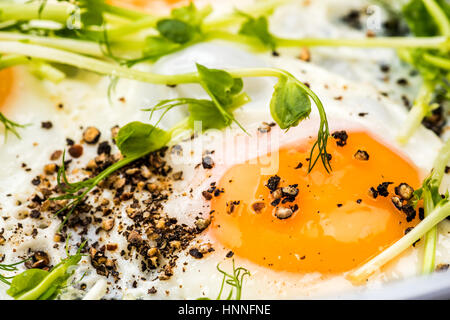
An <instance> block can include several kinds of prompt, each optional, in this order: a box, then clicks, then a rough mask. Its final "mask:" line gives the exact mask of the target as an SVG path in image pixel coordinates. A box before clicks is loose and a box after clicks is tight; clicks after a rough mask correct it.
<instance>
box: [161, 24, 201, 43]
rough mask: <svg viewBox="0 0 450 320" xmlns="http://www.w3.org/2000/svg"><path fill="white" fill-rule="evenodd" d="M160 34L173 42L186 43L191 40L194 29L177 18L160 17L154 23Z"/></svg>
mask: <svg viewBox="0 0 450 320" xmlns="http://www.w3.org/2000/svg"><path fill="white" fill-rule="evenodd" d="M156 28H157V29H158V31H159V33H160V34H161V36H163V37H164V38H166V39H168V40H170V41H172V42H174V43H180V44H183V43H186V42H189V41H190V40H192V39H193V38H194V36H195V34H196V30H195V29H194V28H193V27H192V26H191V25H189V24H188V23H186V22H184V21H181V20H177V19H162V20H159V21H158V23H157V24H156Z"/></svg>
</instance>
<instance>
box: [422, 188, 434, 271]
mask: <svg viewBox="0 0 450 320" xmlns="http://www.w3.org/2000/svg"><path fill="white" fill-rule="evenodd" d="M423 204H424V215H425V217H427V216H428V215H429V214H430V213H431V212H433V209H434V204H433V198H432V197H431V193H430V191H429V190H424V195H423ZM436 240H437V227H436V226H434V227H433V228H431V229H430V231H428V232H427V234H426V235H425V245H424V254H423V265H422V273H423V274H430V273H432V272H433V271H434V268H435V258H436Z"/></svg>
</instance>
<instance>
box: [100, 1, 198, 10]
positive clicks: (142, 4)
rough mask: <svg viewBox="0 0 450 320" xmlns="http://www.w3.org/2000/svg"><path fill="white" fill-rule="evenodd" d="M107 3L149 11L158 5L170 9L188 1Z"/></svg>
mask: <svg viewBox="0 0 450 320" xmlns="http://www.w3.org/2000/svg"><path fill="white" fill-rule="evenodd" d="M108 2H109V3H111V4H112V5H116V6H119V7H124V8H129V9H142V10H151V9H152V8H154V7H157V6H160V5H163V6H169V7H172V6H178V5H183V4H188V3H189V1H188V0H109V1H108Z"/></svg>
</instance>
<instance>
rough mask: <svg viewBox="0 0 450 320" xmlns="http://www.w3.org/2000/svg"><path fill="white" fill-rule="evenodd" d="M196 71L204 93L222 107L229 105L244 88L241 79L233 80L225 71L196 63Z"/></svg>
mask: <svg viewBox="0 0 450 320" xmlns="http://www.w3.org/2000/svg"><path fill="white" fill-rule="evenodd" d="M197 71H198V74H199V76H200V82H201V84H202V85H203V86H204V87H205V89H206V91H207V92H208V93H209V94H211V95H212V98H214V99H216V100H217V101H218V102H219V103H220V104H221V105H223V106H228V105H231V104H232V103H233V99H234V97H235V96H236V95H237V94H238V93H240V92H241V91H242V88H243V87H244V83H243V81H242V79H241V78H233V77H232V76H231V75H230V74H229V73H228V72H226V71H223V70H219V69H209V68H207V67H205V66H202V65H201V64H198V63H197Z"/></svg>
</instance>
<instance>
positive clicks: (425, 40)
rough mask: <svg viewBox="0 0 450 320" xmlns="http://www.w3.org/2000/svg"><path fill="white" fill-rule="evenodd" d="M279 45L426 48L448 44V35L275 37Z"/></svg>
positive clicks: (441, 46)
mask: <svg viewBox="0 0 450 320" xmlns="http://www.w3.org/2000/svg"><path fill="white" fill-rule="evenodd" d="M275 41H276V43H277V46H279V47H358V48H426V49H441V48H444V47H445V48H447V47H448V46H449V38H448V37H443V36H439V37H376V38H361V39H318V38H303V39H286V38H275Z"/></svg>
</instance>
